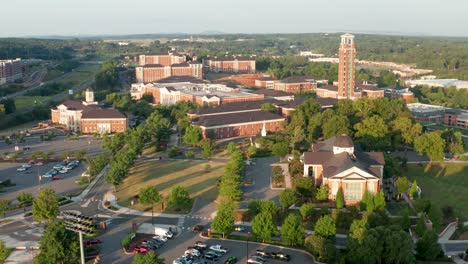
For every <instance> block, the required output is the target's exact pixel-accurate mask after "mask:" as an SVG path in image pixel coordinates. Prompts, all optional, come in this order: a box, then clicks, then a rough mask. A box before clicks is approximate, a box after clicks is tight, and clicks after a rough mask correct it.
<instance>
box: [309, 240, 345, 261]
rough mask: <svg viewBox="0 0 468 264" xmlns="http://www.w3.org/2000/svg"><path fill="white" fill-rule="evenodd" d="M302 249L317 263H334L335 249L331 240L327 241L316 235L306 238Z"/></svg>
mask: <svg viewBox="0 0 468 264" xmlns="http://www.w3.org/2000/svg"><path fill="white" fill-rule="evenodd" d="M304 247H305V248H306V249H307V251H309V252H310V253H312V254H313V255H314V256H315V257H316V258H317V260H318V261H321V262H326V263H336V258H337V249H336V247H335V243H334V242H333V240H332V239H327V238H324V237H322V236H319V235H317V234H312V235H310V236H308V237H307V238H306V240H305V243H304Z"/></svg>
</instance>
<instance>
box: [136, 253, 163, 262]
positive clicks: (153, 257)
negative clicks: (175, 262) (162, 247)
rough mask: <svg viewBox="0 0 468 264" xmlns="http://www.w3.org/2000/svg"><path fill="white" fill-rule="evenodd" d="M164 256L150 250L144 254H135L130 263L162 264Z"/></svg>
mask: <svg viewBox="0 0 468 264" xmlns="http://www.w3.org/2000/svg"><path fill="white" fill-rule="evenodd" d="M164 263H165V260H164V258H162V257H160V256H159V255H158V254H156V253H154V251H151V252H149V253H147V254H145V255H142V254H135V257H134V258H133V262H132V264H164Z"/></svg>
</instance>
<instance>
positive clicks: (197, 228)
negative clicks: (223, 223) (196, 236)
mask: <svg viewBox="0 0 468 264" xmlns="http://www.w3.org/2000/svg"><path fill="white" fill-rule="evenodd" d="M192 231H193V232H201V231H203V226H202V225H195V226H193V228H192Z"/></svg>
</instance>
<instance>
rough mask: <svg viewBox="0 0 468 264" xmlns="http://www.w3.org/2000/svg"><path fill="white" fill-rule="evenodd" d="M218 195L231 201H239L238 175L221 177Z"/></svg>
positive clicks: (239, 183)
mask: <svg viewBox="0 0 468 264" xmlns="http://www.w3.org/2000/svg"><path fill="white" fill-rule="evenodd" d="M219 195H220V196H222V197H224V198H226V199H229V200H232V201H239V200H240V198H241V196H242V191H241V177H240V176H239V175H238V174H227V175H223V176H222V177H221V183H220V185H219Z"/></svg>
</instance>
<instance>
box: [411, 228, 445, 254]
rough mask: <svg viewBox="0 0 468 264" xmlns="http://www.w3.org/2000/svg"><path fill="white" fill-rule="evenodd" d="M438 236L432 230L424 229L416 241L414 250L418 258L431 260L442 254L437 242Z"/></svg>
mask: <svg viewBox="0 0 468 264" xmlns="http://www.w3.org/2000/svg"><path fill="white" fill-rule="evenodd" d="M438 238H439V237H438V236H437V234H436V233H435V232H434V231H429V230H427V231H425V232H424V235H423V236H422V238H421V239H419V240H418V242H417V243H416V252H417V255H418V257H419V258H421V259H423V260H426V261H431V260H435V259H436V258H437V257H438V256H439V255H441V254H442V249H441V247H440V245H439V243H438V242H437V240H438Z"/></svg>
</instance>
